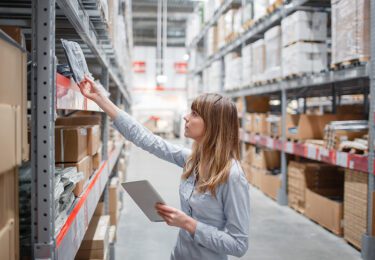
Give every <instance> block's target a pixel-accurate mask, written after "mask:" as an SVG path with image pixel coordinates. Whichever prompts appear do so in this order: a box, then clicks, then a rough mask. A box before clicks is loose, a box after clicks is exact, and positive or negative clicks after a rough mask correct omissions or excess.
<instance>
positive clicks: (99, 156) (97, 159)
mask: <svg viewBox="0 0 375 260" xmlns="http://www.w3.org/2000/svg"><path fill="white" fill-rule="evenodd" d="M101 162H102V148H101V147H100V148H99V150H98V152H97V153H96V154H95V155H94V156H93V157H92V167H93V170H97V169H99V167H100V163H101Z"/></svg>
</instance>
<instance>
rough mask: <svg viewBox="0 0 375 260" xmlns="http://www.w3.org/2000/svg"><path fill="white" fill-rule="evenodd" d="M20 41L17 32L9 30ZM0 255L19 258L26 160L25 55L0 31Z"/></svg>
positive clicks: (6, 257)
mask: <svg viewBox="0 0 375 260" xmlns="http://www.w3.org/2000/svg"><path fill="white" fill-rule="evenodd" d="M10 31H11V32H13V33H14V35H13V36H17V35H18V36H19V38H22V37H21V34H20V30H19V29H17V28H13V29H11V30H10ZM0 34H1V35H2V37H1V38H0V57H1V59H0V78H1V81H0V120H1V122H2V123H3V126H2V127H1V128H0V136H1V137H0V147H1V149H0V157H1V160H0V252H1V254H2V255H1V257H2V258H4V259H10V260H12V259H18V258H19V216H18V215H19V213H18V212H19V210H18V167H19V166H20V165H21V162H22V161H27V160H28V159H29V145H28V141H27V120H26V117H27V102H26V93H27V81H26V76H27V67H26V66H27V65H26V62H27V53H26V51H25V50H23V49H22V48H21V47H19V43H16V42H15V41H14V40H13V39H12V38H10V37H8V35H6V34H5V33H4V32H3V31H0Z"/></svg>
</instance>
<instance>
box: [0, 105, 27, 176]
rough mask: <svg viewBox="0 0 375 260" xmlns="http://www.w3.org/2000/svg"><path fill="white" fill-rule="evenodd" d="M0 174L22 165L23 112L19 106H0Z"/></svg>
mask: <svg viewBox="0 0 375 260" xmlns="http://www.w3.org/2000/svg"><path fill="white" fill-rule="evenodd" d="M0 122H1V123H2V124H3V126H2V127H0V136H1V138H0V147H1V149H0V158H1V160H0V174H1V173H2V172H5V171H8V170H10V169H13V168H14V166H16V165H20V164H21V139H22V137H21V111H20V107H19V106H10V105H3V104H0Z"/></svg>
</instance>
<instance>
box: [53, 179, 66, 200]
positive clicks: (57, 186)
mask: <svg viewBox="0 0 375 260" xmlns="http://www.w3.org/2000/svg"><path fill="white" fill-rule="evenodd" d="M63 192H64V184H63V183H62V182H58V183H55V193H54V196H55V201H56V200H58V199H60V196H61V194H62V193H63Z"/></svg>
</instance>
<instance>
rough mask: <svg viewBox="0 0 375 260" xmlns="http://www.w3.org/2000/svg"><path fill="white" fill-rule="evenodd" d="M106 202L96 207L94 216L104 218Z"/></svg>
mask: <svg viewBox="0 0 375 260" xmlns="http://www.w3.org/2000/svg"><path fill="white" fill-rule="evenodd" d="M104 213H105V212H104V202H99V203H98V205H97V206H96V209H95V212H94V216H103V215H104Z"/></svg>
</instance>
